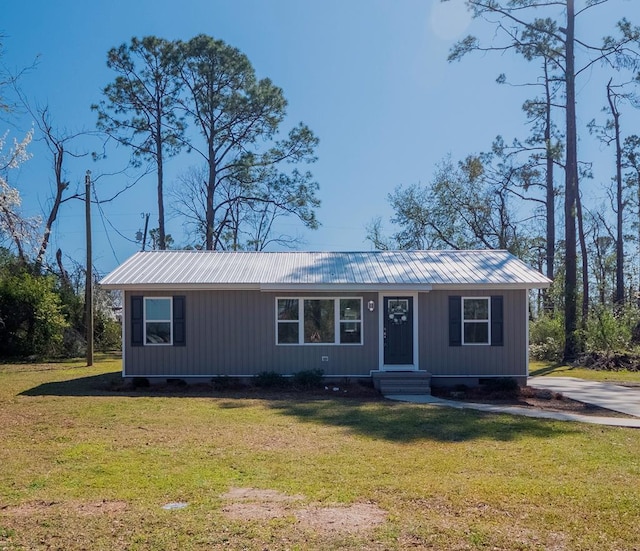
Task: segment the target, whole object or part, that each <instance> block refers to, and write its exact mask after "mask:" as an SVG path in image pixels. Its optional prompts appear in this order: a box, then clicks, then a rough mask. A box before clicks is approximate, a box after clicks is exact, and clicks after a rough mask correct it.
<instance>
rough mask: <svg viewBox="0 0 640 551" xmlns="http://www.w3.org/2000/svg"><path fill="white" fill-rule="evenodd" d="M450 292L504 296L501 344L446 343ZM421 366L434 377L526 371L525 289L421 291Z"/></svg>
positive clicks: (451, 293)
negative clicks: (502, 341) (459, 344)
mask: <svg viewBox="0 0 640 551" xmlns="http://www.w3.org/2000/svg"><path fill="white" fill-rule="evenodd" d="M450 295H458V296H466V297H484V296H491V295H502V296H503V297H504V303H503V308H504V317H503V321H504V345H503V346H481V345H467V346H449V324H448V319H449V314H448V308H449V304H448V302H449V300H448V297H449V296H450ZM419 307H420V337H419V338H420V369H421V370H425V371H428V372H430V373H431V374H432V375H433V376H434V377H460V376H465V377H500V376H505V377H506V376H522V377H524V376H526V375H527V369H528V366H527V342H528V341H527V317H526V316H527V291H524V290H515V291H513V290H510V291H497V290H491V291H451V292H449V291H432V292H430V293H420V295H419Z"/></svg>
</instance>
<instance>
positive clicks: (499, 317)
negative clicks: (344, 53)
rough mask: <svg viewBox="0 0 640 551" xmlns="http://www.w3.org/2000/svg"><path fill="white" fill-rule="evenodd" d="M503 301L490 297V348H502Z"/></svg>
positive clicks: (497, 297) (500, 298)
mask: <svg viewBox="0 0 640 551" xmlns="http://www.w3.org/2000/svg"><path fill="white" fill-rule="evenodd" d="M502 303H503V300H502V297H501V296H495V297H491V346H504V321H503V316H504V314H503V310H504V308H503V305H502Z"/></svg>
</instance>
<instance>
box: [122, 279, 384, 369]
mask: <svg viewBox="0 0 640 551" xmlns="http://www.w3.org/2000/svg"><path fill="white" fill-rule="evenodd" d="M131 295H142V296H147V297H148V296H173V295H182V296H185V299H186V305H185V308H186V346H131V316H130V312H129V307H130V300H131ZM286 296H292V297H296V296H305V297H310V296H313V297H341V296H349V297H361V298H362V301H363V313H362V316H363V320H362V332H363V344H362V345H286V346H284V345H276V336H275V331H276V297H286ZM369 300H376V301H377V294H374V293H310V292H304V293H296V294H292V293H271V292H260V291H241V290H238V291H228V290H226V291H185V292H182V291H181V292H175V293H171V292H167V291H155V292H151V291H148V292H129V291H128V292H126V293H125V301H126V303H125V304H126V308H125V324H126V327H125V335H126V342H125V366H124V367H125V369H124V374H125V376H126V377H138V376H139V377H169V378H180V377H214V376H218V375H225V376H237V377H246V376H251V375H255V374H257V373H260V372H263V371H276V372H278V373H282V374H293V373H295V372H297V371H302V370H309V369H322V370H323V371H324V373H325V375H328V376H336V377H339V376H369V374H370V371H371V370H374V369H377V367H378V318H377V311H375V312H373V313H372V312H369V311H368V310H367V308H366V304H367V302H368V301H369ZM322 356H327V357H328V360H329V361H326V362H323V361H322Z"/></svg>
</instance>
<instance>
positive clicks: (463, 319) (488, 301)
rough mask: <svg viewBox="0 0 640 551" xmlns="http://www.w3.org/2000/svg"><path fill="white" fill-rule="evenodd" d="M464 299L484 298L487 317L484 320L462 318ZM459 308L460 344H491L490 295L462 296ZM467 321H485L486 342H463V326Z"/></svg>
mask: <svg viewBox="0 0 640 551" xmlns="http://www.w3.org/2000/svg"><path fill="white" fill-rule="evenodd" d="M465 300H484V301H486V302H487V319H486V320H465V318H464V301H465ZM460 308H462V312H461V314H460V319H461V320H462V323H461V324H460V325H461V327H460V330H461V331H462V346H491V297H462V300H461V301H460ZM467 323H486V324H487V342H465V341H464V326H465V324H467Z"/></svg>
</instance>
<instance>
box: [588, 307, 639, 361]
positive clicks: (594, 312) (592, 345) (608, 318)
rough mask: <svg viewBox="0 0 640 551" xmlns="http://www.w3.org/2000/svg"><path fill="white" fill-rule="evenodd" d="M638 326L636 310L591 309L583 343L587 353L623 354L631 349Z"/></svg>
mask: <svg viewBox="0 0 640 551" xmlns="http://www.w3.org/2000/svg"><path fill="white" fill-rule="evenodd" d="M637 325H638V309H637V308H636V307H635V306H626V307H623V308H622V309H621V310H620V311H619V312H617V313H616V312H614V310H613V308H612V307H607V306H596V307H594V308H592V309H591V312H590V314H589V319H588V320H587V323H586V324H585V329H584V334H583V338H584V342H585V347H586V350H587V351H589V352H604V353H607V354H609V353H612V352H624V351H626V350H629V349H630V348H631V345H632V342H633V340H634V331H635V328H636V326H637Z"/></svg>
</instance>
